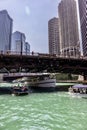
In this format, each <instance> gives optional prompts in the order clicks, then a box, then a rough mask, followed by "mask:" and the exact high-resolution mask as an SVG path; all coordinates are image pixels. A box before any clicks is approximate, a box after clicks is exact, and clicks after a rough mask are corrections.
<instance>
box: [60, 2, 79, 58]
mask: <svg viewBox="0 0 87 130" xmlns="http://www.w3.org/2000/svg"><path fill="white" fill-rule="evenodd" d="M58 14H59V28H60V29H59V30H60V52H61V55H64V56H74V57H76V56H79V55H80V43H79V31H78V18H77V8H76V1H75V0H61V2H60V3H59V5H58Z"/></svg>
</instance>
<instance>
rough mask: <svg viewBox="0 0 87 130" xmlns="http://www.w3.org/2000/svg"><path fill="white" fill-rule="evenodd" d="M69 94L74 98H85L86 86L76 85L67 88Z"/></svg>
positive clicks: (86, 93)
mask: <svg viewBox="0 0 87 130" xmlns="http://www.w3.org/2000/svg"><path fill="white" fill-rule="evenodd" d="M69 94H70V95H72V96H76V97H82V98H87V85H83V84H76V85H74V86H72V87H70V88H69Z"/></svg>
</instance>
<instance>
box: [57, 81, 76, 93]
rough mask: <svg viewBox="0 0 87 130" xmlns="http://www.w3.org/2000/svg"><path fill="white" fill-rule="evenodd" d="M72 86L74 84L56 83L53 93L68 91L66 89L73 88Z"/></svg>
mask: <svg viewBox="0 0 87 130" xmlns="http://www.w3.org/2000/svg"><path fill="white" fill-rule="evenodd" d="M74 84H76V83H68V82H64V83H56V88H55V91H68V88H69V87H70V86H73V85H74Z"/></svg>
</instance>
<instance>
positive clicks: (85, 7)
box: [78, 0, 87, 56]
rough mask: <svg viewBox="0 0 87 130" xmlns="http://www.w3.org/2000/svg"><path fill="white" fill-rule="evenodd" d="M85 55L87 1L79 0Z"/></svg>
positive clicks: (85, 53) (86, 45) (86, 44)
mask: <svg viewBox="0 0 87 130" xmlns="http://www.w3.org/2000/svg"><path fill="white" fill-rule="evenodd" d="M78 6H79V16H80V28H81V38H82V48H83V55H84V56H87V0H78Z"/></svg>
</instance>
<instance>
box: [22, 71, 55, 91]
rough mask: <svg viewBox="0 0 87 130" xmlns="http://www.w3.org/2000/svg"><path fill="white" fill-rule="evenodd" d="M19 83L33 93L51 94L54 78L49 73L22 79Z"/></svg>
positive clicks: (53, 88) (53, 87)
mask: <svg viewBox="0 0 87 130" xmlns="http://www.w3.org/2000/svg"><path fill="white" fill-rule="evenodd" d="M20 82H22V83H24V84H26V86H28V87H29V89H31V90H32V91H33V92H36V91H37V92H52V91H54V90H55V87H56V78H55V76H54V75H53V74H50V73H42V74H35V75H32V76H29V77H23V78H21V80H20Z"/></svg>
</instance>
